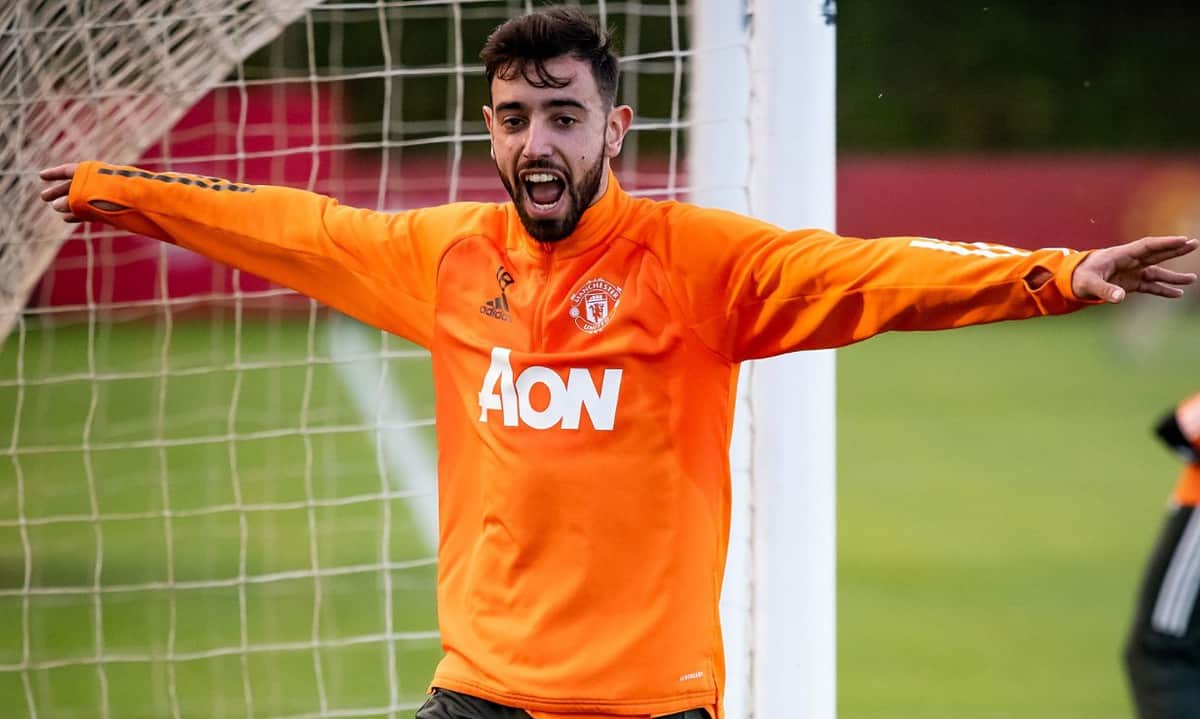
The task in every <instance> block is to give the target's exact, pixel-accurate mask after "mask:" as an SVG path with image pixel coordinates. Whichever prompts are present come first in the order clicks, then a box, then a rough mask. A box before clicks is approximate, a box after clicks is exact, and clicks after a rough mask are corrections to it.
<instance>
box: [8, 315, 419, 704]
mask: <svg viewBox="0 0 1200 719" xmlns="http://www.w3.org/2000/svg"><path fill="white" fill-rule="evenodd" d="M239 336H240V338H241V341H240V342H237V341H236V338H237V337H239ZM368 336H369V337H371V338H377V337H378V334H377V333H374V334H370V335H368ZM168 337H169V342H168V341H166V340H167V339H168ZM308 338H309V332H308V326H307V323H305V322H302V321H301V322H285V323H279V322H271V321H266V320H257V321H247V323H246V325H245V327H244V328H243V329H242V331H241V332H240V333H238V332H237V331H236V328H235V325H234V323H233V321H232V319H231V318H230V317H228V316H226V317H225V318H224V320H223V321H222V322H219V323H216V324H209V323H208V322H180V323H178V324H177V325H176V326H175V327H173V328H172V331H171V332H170V334H169V336H168V334H167V333H166V331H165V329H164V327H163V326H162V325H161V324H159V323H154V322H137V323H129V324H121V325H113V326H109V327H103V328H98V330H97V331H96V332H94V333H93V334H92V335H91V337H89V332H88V329H87V327H86V326H73V327H58V328H36V327H35V326H30V327H29V329H28V331H27V332H26V334H25V336H24V338H22V337H20V336H14V337H13V338H12V339H10V340H9V342H8V343H7V345H6V347H5V348H4V351H3V354H0V378H5V379H12V378H15V377H17V376H18V366H17V362H18V356H19V357H20V360H21V367H20V373H21V374H20V376H21V378H22V379H23V380H24V384H23V386H17V385H13V384H10V385H9V386H4V387H0V408H5V411H4V412H2V413H0V438H2V439H0V442H2V443H3V445H4V446H5V447H6V448H7V447H12V446H15V447H17V448H18V449H19V451H18V452H17V453H16V454H13V453H12V452H11V451H10V452H8V454H9V456H8V457H5V458H4V461H3V465H2V466H0V627H4V628H5V629H4V631H2V632H0V666H5V670H4V671H0V707H3V711H2V712H0V713H2V714H3V716H5V717H24V716H28V715H29V713H30V712H29V710H28V703H29V702H28V700H27V698H26V689H25V684H24V681H23V678H22V673H21V672H20V671H14V670H13V667H14V666H29V667H31V669H30V670H29V671H28V672H26V673H25V676H24V679H25V680H27V681H28V685H29V694H30V695H31V696H32V697H33V702H34V704H35V708H36V711H37V715H38V716H55V717H60V716H62V717H72V716H77V717H85V716H88V717H90V716H97V715H98V714H99V713H100V707H101V706H102V705H104V704H105V703H106V704H107V708H108V714H109V716H113V717H140V716H146V717H162V716H171V714H172V712H173V708H175V707H177V708H178V710H179V713H180V714H181V715H183V716H189V717H234V716H245V715H247V713H248V703H249V706H252V708H253V712H254V714H255V715H258V716H280V715H296V714H305V713H311V712H315V711H318V710H319V709H321V707H322V703H321V702H322V696H321V695H322V694H323V700H324V706H325V707H326V708H327V709H329V710H331V711H335V710H353V709H364V708H370V707H388V706H390V705H391V702H392V699H393V698H392V697H391V696H390V689H389V687H390V686H391V683H390V682H389V681H388V666H389V661H394V662H395V665H396V668H397V671H396V676H397V679H398V681H397V686H398V696H397V697H395V699H396V701H397V704H398V705H401V706H415V705H416V704H418V703H419V702H420V701H421V697H422V694H423V693H424V690H425V686H426V682H427V681H428V678H429V676H430V675H431V672H432V668H433V665H434V663H435V662H436V660H437V658H438V656H439V653H440V648H439V645H438V641H437V639H436V638H407V637H405V636H403V635H405V634H406V633H411V632H425V633H428V632H430V631H431V630H433V629H435V628H436V615H435V608H434V597H433V593H432V588H433V586H434V576H435V571H436V569H435V567H434V566H433V564H432V561H431V555H432V549H431V548H430V547H428V546H426V545H425V543H424V542H422V541H421V540H420V538H419V536H418V535H417V532H416V529H415V528H414V526H413V523H412V521H411V518H410V514H409V509H408V506H407V505H408V502H407V501H406V500H405V499H403V498H393V499H389V500H387V502H384V501H380V499H379V497H380V495H381V493H383V492H384V491H385V490H386V489H387V487H386V485H385V483H384V481H383V480H381V479H380V472H379V469H378V468H379V466H380V465H379V460H378V459H377V453H376V437H375V433H374V432H372V431H368V430H367V429H365V428H364V427H363V424H364V420H363V418H362V416H361V414H360V410H359V409H357V408H356V407H355V405H354V403H353V401H352V399H351V397H350V396H349V395H348V393H347V391H346V389H345V385H344V383H343V382H342V381H341V380H340V379H339V378H338V376H337V373H336V370H335V369H334V368H333V365H332V364H330V363H329V362H328V360H329V359H330V350H329V348H328V347H327V346H326V345H327V344H328V342H327V341H326V339H325V331H324V330H323V329H322V330H320V331H318V332H317V333H315V334H314V335H313V343H312V347H311V348H310V347H309V342H308ZM374 341H377V340H374ZM164 346H165V347H167V348H169V352H168V353H167V357H166V363H167V367H168V368H169V369H170V371H171V372H173V373H175V374H173V375H171V376H169V377H168V378H167V379H166V380H163V379H162V378H161V377H160V376H159V375H160V372H159V370H160V368H161V367H162V366H163V356H162V355H163V353H162V349H163V347H164ZM22 348H23V351H21V350H22ZM89 348H90V350H89ZM392 348H393V349H398V350H399V349H405V347H404V346H403V345H402V344H401V343H398V342H396V343H394V345H392ZM310 352H311V354H312V356H313V358H314V359H315V360H316V363H315V364H313V365H312V369H311V370H309V369H308V368H306V367H305V366H302V365H301V366H289V367H280V366H278V364H279V362H280V361H285V362H289V361H291V362H294V361H296V360H304V359H305V358H306V357H308V356H309V354H310ZM272 363H273V364H274V365H275V366H269V365H271V364H272ZM264 365H268V366H264ZM390 365H391V366H390V368H389V369H390V377H389V379H391V380H404V379H405V378H406V377H411V378H412V379H408V380H407V386H408V391H407V393H406V395H407V399H408V401H409V402H411V403H412V409H413V412H414V413H415V414H418V415H424V416H429V415H430V414H431V413H432V407H431V403H432V399H431V395H430V391H429V388H428V382H427V381H425V380H424V378H425V377H426V376H427V374H428V362H427V360H424V359H422V360H409V359H394V360H391V361H390ZM239 368H240V369H239ZM361 369H362V368H360V370H361ZM310 371H311V376H309V372H310ZM116 373H124V374H126V375H128V374H130V373H141V375H143V376H134V377H120V376H113V375H114V374H116ZM75 375H78V376H79V379H78V381H55V382H51V383H45V382H43V381H42V380H45V379H48V378H54V377H59V378H61V377H71V376H75ZM144 375H149V376H144ZM94 376H99V377H100V378H101V379H100V381H97V382H93V381H91V379H90V378H91V377H94ZM306 384H307V385H309V386H310V387H311V392H310V396H309V397H308V398H307V399H306V397H305V390H304V388H305V386H306ZM383 390H384V391H382V392H380V393H379V396H380V397H384V398H387V397H390V396H393V393H392V392H391V391H390V389H389V388H388V387H386V386H385V387H383ZM8 408H11V409H8ZM367 411H368V412H369V413H370V414H371V415H372V416H373V415H374V409H371V408H369V409H368V410H367ZM280 429H282V430H285V431H283V432H278V431H275V430H280ZM303 429H307V430H309V431H308V432H307V433H305V432H302V431H301V430H303ZM418 431H422V432H424V431H423V430H418ZM424 434H428V432H424ZM14 440H15V441H14ZM145 445H148V446H145ZM85 446H86V448H87V449H86V451H85ZM59 447H62V448H65V449H56V448H59ZM43 450H46V451H43ZM51 450H53V451H51ZM231 468H234V469H236V472H233V471H231ZM18 493H20V495H18ZM93 505H94V508H95V511H94V512H93ZM239 508H240V510H239ZM167 509H169V510H170V512H171V514H170V516H169V517H168V516H167V514H166V511H165V510H167ZM389 513H390V522H389V521H386V520H387V519H388V517H387V515H388V514H389ZM93 515H94V516H97V517H99V518H100V519H99V520H98V521H94V520H93V519H92V517H93ZM18 518H23V519H25V520H27V524H26V526H25V531H24V537H22V534H23V533H22V531H21V526H20V524H19V523H18V521H17V520H18ZM50 518H58V521H54V522H51V523H47V522H46V521H45V520H47V519H50ZM311 547H315V552H314V550H313V549H311ZM243 548H244V549H245V551H244V552H243V551H242V550H243ZM26 551H29V553H30V555H31V556H30V558H31V560H32V561H31V565H30V566H31V568H32V571H31V574H30V577H29V586H30V587H32V588H33V593H32V595H31V598H29V599H28V600H26V599H25V598H23V597H22V596H21V594H22V592H21V591H20V590H21V588H22V587H23V586H25V577H24V571H25V570H24V568H25V552H26ZM385 555H386V556H385ZM384 559H387V560H388V562H390V563H392V565H393V566H392V568H391V569H387V568H384V567H382V566H380V565H381V563H382V562H383V561H384ZM243 564H244V567H243V566H242V565H243ZM410 564H411V566H409V565H410ZM396 565H399V566H396ZM314 566H316V567H319V568H322V569H326V570H328V569H340V570H345V571H343V572H339V573H326V574H324V575H322V576H320V577H315V576H313V572H312V568H313V567H314ZM97 573H99V574H97ZM243 576H245V577H251V578H256V577H257V578H260V579H266V580H268V581H251V582H249V583H244V584H242V586H243V587H244V589H242V590H239V586H238V585H239V582H238V581H237V580H238V578H239V577H243ZM97 584H98V585H100V586H102V587H106V588H110V589H112V588H119V587H124V588H125V589H124V590H122V591H105V592H101V593H95V592H92V591H90V590H91V588H92V587H93V586H95V585H97ZM388 586H390V590H391V594H392V601H391V607H390V609H389V607H388V604H387V603H386V601H385V596H386V588H387V587H388ZM172 587H173V588H172ZM45 588H71V589H70V590H69V591H61V590H60V591H58V592H45V591H43V592H40V593H39V591H38V590H39V589H45ZM243 605H244V607H245V610H244V612H245V617H246V619H245V621H244V622H243V621H242V618H241V617H242V613H243V609H242V607H243ZM389 614H390V615H391V616H390V621H391V630H392V632H393V637H392V638H391V639H390V640H389V639H388V638H387V636H386V629H387V623H388V615H389ZM26 642H28V652H29V662H28V664H26V663H25V662H24V661H23V657H24V652H25V650H26V646H25V644H26ZM314 644H315V645H316V646H318V647H319V649H314ZM389 644H390V645H391V646H392V647H393V654H392V658H391V659H389V652H388V647H389ZM243 646H246V647H250V648H252V649H253V648H257V649H258V651H251V652H242V651H241V648H242V647H243ZM100 652H102V653H103V656H104V658H105V659H104V662H103V665H102V667H103V670H102V672H101V670H100V669H99V668H98V667H97V665H96V662H95V658H96V657H97V655H98V654H99V653H100ZM168 655H171V656H174V657H176V658H179V657H182V658H183V659H182V660H181V661H176V662H173V663H171V664H173V667H174V676H173V677H171V676H170V675H169V673H168V666H169V665H168V662H166V661H165V657H167V656H168ZM147 657H148V658H149V661H145V660H144V659H145V658H147ZM80 660H83V662H82V663H81V662H80ZM172 684H173V689H172ZM172 692H173V693H174V697H173V698H172ZM105 694H106V695H107V700H106V701H105V698H104V695H105Z"/></svg>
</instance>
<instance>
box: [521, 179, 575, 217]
mask: <svg viewBox="0 0 1200 719" xmlns="http://www.w3.org/2000/svg"><path fill="white" fill-rule="evenodd" d="M521 182H523V183H525V196H526V197H528V198H529V204H530V205H532V206H533V209H534V210H536V211H537V212H538V213H539V214H540V213H550V212H553V211H554V210H555V209H556V208H557V207H558V206H559V204H560V203H561V202H562V200H563V196H564V195H566V194H567V183H566V181H565V180H563V178H562V177H561V176H559V175H558V173H555V172H548V171H546V170H531V171H529V172H525V173H523V174H522V175H521Z"/></svg>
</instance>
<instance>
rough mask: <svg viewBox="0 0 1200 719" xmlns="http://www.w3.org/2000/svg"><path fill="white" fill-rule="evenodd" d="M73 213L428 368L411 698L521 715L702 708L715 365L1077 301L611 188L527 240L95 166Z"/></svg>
mask: <svg viewBox="0 0 1200 719" xmlns="http://www.w3.org/2000/svg"><path fill="white" fill-rule="evenodd" d="M97 200H106V201H109V202H113V203H116V204H118V205H122V206H126V207H128V208H130V209H126V210H122V211H118V212H106V211H102V210H100V209H98V208H97V207H96V206H95V205H93V204H92V203H93V202H94V201H97ZM70 205H71V210H72V211H73V212H74V213H75V214H76V215H78V216H80V217H83V218H88V219H95V220H102V221H105V222H108V223H111V224H114V225H118V226H120V227H123V228H126V229H128V230H132V231H134V232H139V233H142V234H146V235H150V236H152V237H157V238H159V239H162V240H166V241H169V242H173V243H176V244H178V245H181V246H183V247H187V248H190V249H193V250H196V251H197V252H200V253H203V254H205V255H207V256H209V257H212V258H214V259H216V260H219V261H221V262H225V263H228V264H231V265H234V266H236V267H239V268H241V269H244V270H247V271H250V272H253V273H255V274H258V275H261V276H263V277H266V278H269V279H271V280H274V281H276V282H278V283H280V284H283V285H286V286H288V287H292V288H294V289H296V290H298V291H300V292H303V293H305V294H307V295H310V296H312V297H315V298H316V299H318V300H320V301H322V302H325V303H327V304H329V305H332V306H333V307H335V308H337V309H340V310H342V311H343V312H346V313H347V314H350V315H352V316H354V317H357V318H359V319H361V320H362V321H364V322H366V323H368V324H371V325H374V326H376V327H380V328H382V329H384V330H387V331H389V332H393V333H395V334H397V335H401V336H403V337H406V338H408V339H410V340H412V341H414V342H417V343H418V344H420V345H423V346H425V347H428V348H429V349H430V350H431V353H432V358H433V374H434V382H435V387H436V394H437V400H436V402H437V404H436V412H437V419H436V421H437V433H438V449H439V460H438V475H439V481H438V498H439V510H438V511H439V521H440V531H441V536H440V540H439V547H438V561H439V565H438V588H437V591H438V609H439V623H440V629H441V637H442V643H443V647H444V652H445V656H444V658H443V659H442V661H441V663H440V664H439V666H438V668H437V671H436V674H435V676H434V678H433V682H432V683H433V685H434V686H438V687H444V688H446V689H451V690H456V691H461V692H465V693H468V694H472V695H475V696H479V697H483V698H486V699H490V700H492V701H496V702H500V703H503V704H507V705H512V706H517V707H522V708H525V709H527V710H529V711H531V713H533V714H534V715H535V716H545V715H546V714H545V713H549V714H550V715H553V714H555V713H576V714H586V713H589V712H590V713H592V714H603V715H626V716H646V715H654V714H665V713H670V712H676V711H681V710H684V709H688V708H693V707H698V706H704V707H709V708H710V709H711V708H716V709H717V711H719V706H720V701H721V691H722V683H723V679H724V657H723V652H722V646H721V632H720V626H719V618H718V611H717V602H718V595H719V592H720V588H721V578H722V573H723V571H724V563H725V553H726V545H727V542H728V534H729V512H730V478H729V465H728V446H729V439H730V431H731V422H732V416H733V395H734V390H735V381H736V372H737V367H738V363H740V362H741V361H743V360H746V359H750V358H757V357H767V356H771V355H777V354H780V353H784V352H791V351H793V350H803V349H814V348H827V347H837V346H841V345H845V344H849V343H851V342H855V341H858V340H862V339H866V338H868V337H871V336H872V335H875V334H878V333H880V332H884V331H887V330H934V329H945V328H951V327H961V326H964V325H972V324H979V323H984V322H994V321H999V320H1007V319H1016V318H1024V317H1032V316H1035V315H1047V314H1057V313H1063V312H1067V311H1070V310H1073V309H1076V308H1078V307H1080V306H1082V305H1083V304H1084V303H1083V302H1081V301H1079V300H1078V299H1077V298H1076V297H1074V296H1073V295H1072V292H1071V289H1070V287H1071V283H1070V279H1071V273H1072V271H1073V270H1074V268H1075V267H1076V265H1077V264H1078V263H1079V261H1080V260H1081V259H1082V257H1083V255H1082V254H1080V253H1074V252H1070V251H1067V250H1057V249H1053V250H1039V251H1035V252H1026V251H1021V250H1014V249H1011V248H1007V247H1002V246H996V245H984V244H973V245H971V244H954V243H947V242H940V241H936V240H931V239H927V238H914V237H896V238H885V239H875V240H859V239H851V238H844V237H839V236H836V235H833V234H830V233H828V232H823V231H818V230H799V231H784V230H782V229H780V228H778V227H774V226H772V225H769V224H767V223H764V222H760V221H758V220H754V219H750V218H747V217H743V216H739V215H736V214H732V213H729V212H724V211H719V210H712V209H704V208H700V207H696V206H692V205H689V204H685V203H679V202H656V201H651V200H649V199H635V198H633V197H631V196H630V195H628V194H626V193H625V192H624V191H622V189H621V188H620V186H619V185H618V184H617V182H616V179H615V178H614V177H612V176H611V175H610V177H609V185H608V190H607V192H606V193H605V194H604V196H603V197H602V198H601V199H599V200H598V201H597V202H596V204H594V205H593V206H592V207H590V208H589V209H588V210H587V211H586V212H585V213H584V215H583V219H582V221H581V222H580V224H579V226H578V228H577V229H576V231H575V232H574V233H573V234H572V235H571V236H570V237H568V238H566V239H564V240H562V241H561V242H558V243H555V244H547V245H544V244H539V243H538V242H536V241H534V240H532V239H531V238H530V237H529V235H528V234H527V233H526V232H525V230H524V228H523V227H522V225H521V222H520V220H519V219H518V217H517V214H516V212H515V210H514V208H513V207H512V205H511V204H467V203H463V204H452V205H445V206H440V207H432V208H428V209H418V210H411V211H407V212H400V213H396V214H387V213H383V212H374V211H369V210H362V209H352V208H349V207H343V206H340V205H339V204H338V203H337V202H336V201H334V200H332V199H330V198H327V197H322V196H319V195H315V194H312V193H308V192H303V191H299V190H293V189H287V188H280V187H270V186H249V185H240V184H235V183H229V182H225V181H220V182H218V181H214V180H213V179H211V178H201V177H194V176H188V175H177V174H165V175H164V174H152V173H147V172H143V171H141V170H137V169H136V168H127V167H113V166H107V165H102V164H99V163H95V162H88V163H84V164H83V165H81V166H80V168H79V171H78V172H77V174H76V176H75V180H74V182H73V183H72V187H71V192H70ZM1031 273H1036V274H1039V275H1044V276H1049V277H1050V279H1049V280H1048V281H1045V282H1043V283H1041V284H1040V286H1038V287H1037V288H1033V287H1031V286H1030V285H1029V283H1028V282H1027V277H1029V276H1030V275H1031ZM797 401H803V400H802V398H797ZM798 481H799V480H798Z"/></svg>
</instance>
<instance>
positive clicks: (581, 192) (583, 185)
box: [496, 152, 604, 243]
mask: <svg viewBox="0 0 1200 719" xmlns="http://www.w3.org/2000/svg"><path fill="white" fill-rule="evenodd" d="M531 169H546V170H559V171H562V168H559V167H555V166H554V165H553V164H551V163H549V162H531V163H529V164H527V165H525V166H523V167H521V168H520V170H531ZM520 170H519V171H518V172H514V173H513V177H515V178H517V181H516V187H514V186H513V183H511V182H509V180H508V178H507V177H505V176H504V173H503V172H500V166H499V165H496V172H497V173H499V175H500V181H501V182H502V183H504V189H506V190H508V196H509V197H511V198H512V201H513V206H514V207H516V208H517V216H518V217H520V218H521V224H522V225H524V226H525V231H526V232H528V233H529V236H530V237H532V238H533V239H535V240H537V241H538V242H546V243H550V242H558V241H559V240H564V239H566V238H567V237H569V236H570V234H571V233H572V232H574V231H575V227H576V226H577V225H578V224H579V220H580V219H582V218H583V213H584V211H585V210H587V208H588V205H590V204H591V202H592V200H594V199H596V193H597V192H598V191H599V190H600V181H601V179H603V173H604V153H603V152H601V153H600V154H599V156H598V157H597V159H596V164H595V165H593V166H592V167H590V168H588V171H587V172H585V173H584V175H583V179H581V180H580V181H579V182H578V183H571V182H570V179H571V178H570V175H568V174H567V173H566V172H563V177H564V178H566V180H567V183H566V187H565V188H563V192H565V193H568V194H569V196H570V200H571V202H570V207H568V208H567V213H566V214H565V215H564V216H563V217H562V219H559V220H542V219H537V218H534V217H530V216H529V213H528V212H526V211H525V199H526V197H527V195H526V194H525V183H524V182H521V180H520V175H519V174H518V173H519V172H520Z"/></svg>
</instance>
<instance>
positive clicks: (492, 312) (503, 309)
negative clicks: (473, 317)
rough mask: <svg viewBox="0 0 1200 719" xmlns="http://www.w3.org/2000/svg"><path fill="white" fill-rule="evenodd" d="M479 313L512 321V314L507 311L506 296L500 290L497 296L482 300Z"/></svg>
mask: <svg viewBox="0 0 1200 719" xmlns="http://www.w3.org/2000/svg"><path fill="white" fill-rule="evenodd" d="M479 314H482V315H487V316H488V317H494V318H496V319H498V320H502V321H504V322H512V315H510V314H509V313H508V298H507V297H505V296H504V293H503V292H501V293H500V296H499V297H495V298H493V299H490V300H488V301H487V302H484V303H483V304H481V305H479Z"/></svg>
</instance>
